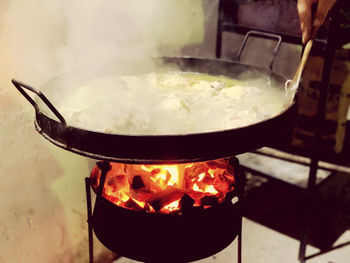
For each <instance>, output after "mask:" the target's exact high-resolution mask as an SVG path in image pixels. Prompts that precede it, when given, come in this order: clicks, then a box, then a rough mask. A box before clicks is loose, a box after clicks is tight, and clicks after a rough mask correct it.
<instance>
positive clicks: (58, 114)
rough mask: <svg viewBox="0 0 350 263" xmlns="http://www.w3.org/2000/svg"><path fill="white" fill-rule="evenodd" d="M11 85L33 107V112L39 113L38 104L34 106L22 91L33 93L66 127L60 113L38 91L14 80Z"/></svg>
mask: <svg viewBox="0 0 350 263" xmlns="http://www.w3.org/2000/svg"><path fill="white" fill-rule="evenodd" d="M11 82H12V84H13V85H14V86H15V87H16V88H17V89H18V91H19V92H20V93H21V94H22V95H23V96H24V97H25V98H26V99H27V100H28V101H29V102H30V104H32V105H33V107H34V109H35V112H36V113H39V112H40V109H39V106H38V104H36V102H35V101H34V100H33V99H32V98H31V97H30V96H29V95H28V93H27V92H26V91H25V90H24V89H27V90H29V91H31V92H34V93H35V94H36V95H38V96H39V98H40V99H41V100H42V101H43V102H44V103H45V104H46V106H47V107H48V108H49V109H50V110H51V111H52V113H53V114H54V115H55V116H56V117H57V118H58V119H59V120H60V122H61V123H62V124H63V125H65V126H67V122H66V120H65V119H64V118H63V116H62V115H61V113H59V112H58V110H57V109H56V108H55V107H54V106H53V105H52V103H51V102H50V101H49V100H48V99H47V98H46V96H45V95H44V94H43V93H42V92H41V91H40V90H37V89H35V88H33V87H31V86H28V85H26V84H24V83H22V82H20V81H17V80H15V79H13V80H12V81H11ZM23 88H24V89H23Z"/></svg>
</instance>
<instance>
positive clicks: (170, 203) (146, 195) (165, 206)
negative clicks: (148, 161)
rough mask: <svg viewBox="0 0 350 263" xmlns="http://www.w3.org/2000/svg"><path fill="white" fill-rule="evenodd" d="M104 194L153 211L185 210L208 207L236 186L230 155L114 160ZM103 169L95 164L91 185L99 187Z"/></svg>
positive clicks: (123, 203)
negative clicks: (159, 161)
mask: <svg viewBox="0 0 350 263" xmlns="http://www.w3.org/2000/svg"><path fill="white" fill-rule="evenodd" d="M110 165H111V169H110V171H109V172H108V173H107V176H106V183H105V185H104V189H103V196H104V197H105V198H106V199H107V200H109V201H111V202H113V203H114V204H116V205H118V206H121V207H124V208H128V209H132V210H145V211H147V212H149V213H154V212H157V213H165V214H167V213H182V212H183V211H184V210H185V209H188V208H189V207H190V208H191V207H199V206H201V207H203V208H208V207H210V206H212V205H214V204H218V203H220V202H222V201H224V200H225V197H226V195H227V193H230V192H232V191H233V190H234V184H235V179H234V172H233V167H232V165H231V164H230V162H229V159H221V160H215V161H209V162H199V163H187V164H176V165H175V164H172V165H137V164H121V163H110ZM100 176H101V171H100V170H99V169H98V168H97V166H95V167H94V169H93V170H92V172H91V185H92V187H93V188H94V190H97V188H98V185H99V181H100Z"/></svg>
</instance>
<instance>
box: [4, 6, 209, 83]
mask: <svg viewBox="0 0 350 263" xmlns="http://www.w3.org/2000/svg"><path fill="white" fill-rule="evenodd" d="M1 3H2V6H1V7H2V8H1V9H2V10H3V11H2V12H1V13H2V15H1V17H0V56H1V60H2V64H3V68H4V67H5V70H2V72H1V73H0V74H1V75H0V81H1V83H8V82H9V80H10V79H11V78H12V77H16V78H20V79H23V80H26V81H28V82H31V83H34V84H41V83H42V82H45V81H46V80H47V79H48V78H50V77H52V76H54V75H57V74H58V73H60V72H62V71H66V70H69V69H71V68H75V67H79V66H81V65H91V64H96V63H101V62H103V61H107V60H113V59H117V58H119V57H131V56H142V57H147V56H157V55H164V54H168V55H169V54H177V53H178V52H179V50H180V48H181V47H182V46H184V45H185V44H189V43H198V42H201V41H202V38H203V30H204V29H203V14H202V4H201V0H191V1H188V0H176V1H174V0H162V1H158V0H148V1H136V0H133V1H112V0H98V1H97V0H89V1H86V0H74V1H69V0H61V1H52V0H11V1H9V0H3V1H2V2H1Z"/></svg>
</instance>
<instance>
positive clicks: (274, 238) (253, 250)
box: [114, 218, 350, 263]
mask: <svg viewBox="0 0 350 263" xmlns="http://www.w3.org/2000/svg"><path fill="white" fill-rule="evenodd" d="M349 240H350V230H348V231H347V232H346V233H344V234H343V235H342V236H341V238H340V239H339V240H338V241H337V242H336V245H337V244H340V243H342V242H347V241H349ZM242 244H243V248H242V249H243V250H242V253H243V259H242V260H243V262H244V263H275V262H276V263H279V262H283V263H296V262H298V260H297V257H298V249H299V242H298V240H295V239H293V238H290V237H288V236H285V235H282V234H280V233H279V232H277V231H274V230H271V229H269V228H267V227H265V226H263V225H260V224H257V223H255V222H253V221H251V220H249V219H246V218H244V219H243V236H242ZM318 251H319V250H318V249H316V248H314V247H311V246H309V247H308V250H307V252H308V254H313V253H316V252H318ZM134 262H138V261H134V260H130V259H127V258H123V257H122V258H119V259H118V260H116V261H115V262H114V263H134ZM195 262H198V263H210V262H217V263H229V262H230V263H234V262H237V240H235V241H233V242H232V244H231V245H230V246H228V247H227V248H226V249H224V250H222V251H221V252H220V253H218V254H216V255H214V256H212V257H209V258H206V259H203V260H199V261H195ZM307 262H310V263H349V262H350V246H346V247H343V248H340V249H338V250H335V251H333V252H329V253H327V254H324V255H322V256H319V257H316V258H313V259H310V260H308V261H307Z"/></svg>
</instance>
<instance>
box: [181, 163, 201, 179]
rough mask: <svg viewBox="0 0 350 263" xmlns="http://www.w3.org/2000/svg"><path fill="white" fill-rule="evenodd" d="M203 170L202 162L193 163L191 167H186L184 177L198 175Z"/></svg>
mask: <svg viewBox="0 0 350 263" xmlns="http://www.w3.org/2000/svg"><path fill="white" fill-rule="evenodd" d="M203 172H204V164H202V163H196V164H193V165H192V166H191V167H188V168H186V169H185V178H186V179H188V178H190V179H192V178H195V177H198V175H200V174H201V173H203Z"/></svg>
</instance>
